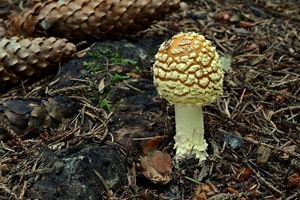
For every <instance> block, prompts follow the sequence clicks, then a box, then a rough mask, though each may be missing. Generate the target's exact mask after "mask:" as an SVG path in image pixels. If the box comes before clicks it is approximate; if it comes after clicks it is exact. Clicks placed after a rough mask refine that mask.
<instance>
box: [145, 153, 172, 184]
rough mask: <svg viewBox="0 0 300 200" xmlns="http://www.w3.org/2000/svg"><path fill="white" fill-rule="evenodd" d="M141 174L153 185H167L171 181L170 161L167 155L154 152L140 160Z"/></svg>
mask: <svg viewBox="0 0 300 200" xmlns="http://www.w3.org/2000/svg"><path fill="white" fill-rule="evenodd" d="M140 160H141V167H142V172H141V173H142V174H143V175H144V176H145V177H146V178H147V179H149V180H150V181H151V182H153V183H159V184H163V185H165V184H167V183H169V182H170V181H171V179H172V159H171V156H170V155H169V154H167V153H164V152H161V151H155V152H153V153H151V154H149V155H146V156H144V157H141V158H140Z"/></svg>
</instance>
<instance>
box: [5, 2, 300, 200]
mask: <svg viewBox="0 0 300 200" xmlns="http://www.w3.org/2000/svg"><path fill="white" fill-rule="evenodd" d="M0 1H2V0H0ZM0 3H1V5H0V17H1V18H3V19H5V18H6V16H7V15H8V14H10V13H11V12H12V11H16V12H18V11H19V10H20V8H21V7H23V6H25V7H26V5H27V2H26V1H25V2H23V4H20V1H5V2H4V1H3V2H0ZM20 6H21V7H20ZM2 21H3V20H2ZM2 21H0V23H1V22H2ZM1 30H2V29H0V31H1ZM181 31H194V32H198V33H201V34H203V35H204V36H205V37H206V38H207V39H209V40H211V41H212V43H213V44H214V45H215V46H216V47H217V50H218V52H219V53H220V55H221V57H222V66H223V69H224V72H225V77H224V94H223V95H222V96H221V97H220V98H219V99H218V100H217V101H216V102H214V103H212V104H210V105H207V106H205V107H204V121H205V122H204V123H205V138H206V140H207V142H208V145H209V147H208V154H209V156H208V158H207V160H206V161H204V162H200V164H199V162H198V160H197V159H195V158H193V157H189V158H186V159H185V160H180V161H178V160H175V159H174V154H175V151H174V149H173V145H174V140H173V136H174V134H175V130H174V129H175V128H174V127H175V126H174V110H173V107H172V106H171V105H169V104H168V103H167V102H166V101H164V100H162V99H161V98H159V97H158V95H157V92H156V89H155V86H154V85H153V81H152V79H153V78H152V72H151V66H152V64H153V61H154V54H155V53H156V51H157V49H158V46H159V44H161V42H163V41H164V40H166V39H168V38H170V37H171V36H172V35H174V34H176V33H178V32H181ZM124 39H126V40H124ZM83 47H84V48H83ZM83 47H82V52H80V54H78V58H74V59H72V60H70V61H68V62H67V63H64V64H63V65H62V66H61V67H60V70H59V72H57V73H56V74H55V75H52V76H49V77H46V78H44V79H42V80H41V81H39V82H37V83H34V84H25V85H20V86H17V87H14V88H11V89H10V90H9V91H7V92H5V93H3V94H1V96H0V120H1V121H0V141H1V143H0V158H1V160H0V199H3V200H6V199H45V200H48V199H111V200H113V199H122V200H123V199H124V200H125V199H145V200H152V199H159V200H167V199H170V200H188V199H191V200H207V199H209V200H225V199H228V200H229V199H230V200H231V199H238V200H251V199H267V200H275V199H280V200H296V199H300V1H298V0H289V1H283V0H266V1H263V0H249V1H233V0H232V1H231V0H223V1H221V0H219V1H202V0H194V1H192V0H186V1H184V2H183V4H182V6H181V9H180V11H178V12H176V13H173V14H172V15H169V16H167V18H166V19H165V20H163V21H158V22H156V23H155V24H153V25H152V26H151V27H150V28H149V29H147V30H145V31H142V32H140V33H139V34H137V35H135V36H130V37H128V36H127V37H126V38H120V39H118V40H115V41H99V42H97V43H94V44H89V43H88V44H84V45H83ZM85 47H88V49H85Z"/></svg>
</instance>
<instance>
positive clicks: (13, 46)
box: [0, 37, 76, 83]
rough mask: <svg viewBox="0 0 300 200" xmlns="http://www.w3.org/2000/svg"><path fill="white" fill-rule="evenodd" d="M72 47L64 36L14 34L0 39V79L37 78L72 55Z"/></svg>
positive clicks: (0, 80)
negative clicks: (18, 35)
mask: <svg viewBox="0 0 300 200" xmlns="http://www.w3.org/2000/svg"><path fill="white" fill-rule="evenodd" d="M75 52H76V47H75V45H74V44H72V43H70V42H68V41H67V40H66V39H58V38H54V37H50V38H33V39H20V38H18V37H13V38H10V39H8V38H2V39H0V82H13V83H15V82H17V81H18V80H19V79H20V78H27V77H32V76H34V77H38V76H39V75H41V74H45V72H46V71H51V70H53V69H54V68H55V69H57V68H58V67H57V66H58V63H59V62H60V61H63V60H66V59H67V58H69V57H71V56H73V55H74V53H75Z"/></svg>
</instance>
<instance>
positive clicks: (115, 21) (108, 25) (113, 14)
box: [10, 0, 180, 40]
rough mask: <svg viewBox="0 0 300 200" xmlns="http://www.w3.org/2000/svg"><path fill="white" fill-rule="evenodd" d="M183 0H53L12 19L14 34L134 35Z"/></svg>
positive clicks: (73, 37)
mask: <svg viewBox="0 0 300 200" xmlns="http://www.w3.org/2000/svg"><path fill="white" fill-rule="evenodd" d="M179 3H180V0H65V1H55V0H49V1H47V2H45V3H37V4H36V5H35V6H34V7H33V8H31V9H27V10H25V11H24V12H23V13H21V14H20V15H19V16H15V17H13V18H12V20H11V24H10V32H11V34H22V35H25V36H35V35H40V34H41V33H45V32H46V33H47V34H49V35H55V36H59V37H65V38H68V39H75V40H84V39H91V38H98V39H99V38H107V37H113V36H117V35H122V34H130V33H134V32H137V31H140V30H143V29H145V28H147V27H148V26H149V25H150V24H151V23H152V22H153V21H154V20H158V19H162V17H163V16H165V15H166V14H167V13H169V12H171V11H173V10H175V9H177V8H179Z"/></svg>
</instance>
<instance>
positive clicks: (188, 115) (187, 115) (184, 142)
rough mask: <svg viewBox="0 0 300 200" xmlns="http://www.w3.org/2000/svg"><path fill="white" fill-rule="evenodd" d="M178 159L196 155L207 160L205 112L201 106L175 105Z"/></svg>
mask: <svg viewBox="0 0 300 200" xmlns="http://www.w3.org/2000/svg"><path fill="white" fill-rule="evenodd" d="M175 123H176V135H175V137H174V139H175V146H174V148H176V157H179V158H180V157H185V156H186V155H189V154H195V156H196V157H197V158H199V160H205V159H206V156H207V154H206V148H207V143H206V141H205V139H204V124H203V112H202V107H201V106H187V105H175Z"/></svg>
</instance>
